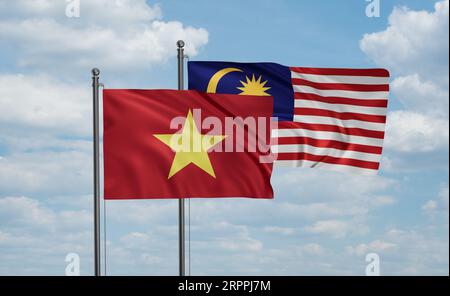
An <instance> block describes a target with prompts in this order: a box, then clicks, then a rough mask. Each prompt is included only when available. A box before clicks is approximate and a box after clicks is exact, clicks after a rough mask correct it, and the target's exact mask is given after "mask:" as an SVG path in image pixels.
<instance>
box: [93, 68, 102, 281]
mask: <svg viewBox="0 0 450 296" xmlns="http://www.w3.org/2000/svg"><path fill="white" fill-rule="evenodd" d="M99 75H100V70H99V69H97V68H94V69H92V94H93V107H94V108H93V126H94V139H93V140H94V270H95V276H100V275H101V270H100V149H99V144H100V136H99V129H100V128H99V89H100V83H99V78H100V77H99Z"/></svg>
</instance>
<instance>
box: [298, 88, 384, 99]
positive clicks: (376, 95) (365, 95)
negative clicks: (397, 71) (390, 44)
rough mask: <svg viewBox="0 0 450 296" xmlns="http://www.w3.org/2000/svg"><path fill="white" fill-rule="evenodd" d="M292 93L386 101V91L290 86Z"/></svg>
mask: <svg viewBox="0 0 450 296" xmlns="http://www.w3.org/2000/svg"><path fill="white" fill-rule="evenodd" d="M292 87H293V88H294V92H299V93H307V94H315V95H318V96H322V97H339V98H350V99H380V100H381V99H387V98H388V96H389V92H387V91H349V90H322V89H316V88H313V87H310V86H306V85H292Z"/></svg>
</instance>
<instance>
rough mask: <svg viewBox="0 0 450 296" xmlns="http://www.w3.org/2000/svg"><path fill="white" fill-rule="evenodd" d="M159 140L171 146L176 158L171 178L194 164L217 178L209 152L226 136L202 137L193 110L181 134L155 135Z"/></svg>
mask: <svg viewBox="0 0 450 296" xmlns="http://www.w3.org/2000/svg"><path fill="white" fill-rule="evenodd" d="M154 136H155V137H156V138H157V139H158V140H160V141H161V142H163V143H164V144H166V145H167V146H169V147H170V148H171V149H172V150H173V151H174V152H175V157H174V159H173V162H172V166H171V167H170V172H169V177H168V179H170V178H171V177H173V175H175V174H176V173H178V172H179V171H181V170H182V169H183V168H185V167H186V166H187V165H188V164H190V163H193V164H195V165H196V166H198V167H199V168H201V169H202V170H204V171H205V172H207V173H208V174H209V175H211V176H212V177H214V178H215V177H216V175H215V174H214V169H213V167H212V165H211V161H210V160H209V156H208V150H209V149H211V148H212V147H214V146H215V145H216V144H218V143H220V142H221V141H222V140H223V139H225V137H226V136H225V135H217V136H216V135H202V134H201V133H200V132H199V130H198V129H197V126H196V124H195V121H194V118H193V116H192V113H191V110H189V112H188V115H187V117H186V121H185V122H184V126H183V130H182V132H181V133H180V134H161V135H154Z"/></svg>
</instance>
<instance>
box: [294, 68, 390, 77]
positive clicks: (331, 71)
mask: <svg viewBox="0 0 450 296" xmlns="http://www.w3.org/2000/svg"><path fill="white" fill-rule="evenodd" d="M289 68H290V69H291V71H294V72H297V73H302V74H315V75H342V76H372V77H389V71H388V70H386V69H336V68H305V67H289Z"/></svg>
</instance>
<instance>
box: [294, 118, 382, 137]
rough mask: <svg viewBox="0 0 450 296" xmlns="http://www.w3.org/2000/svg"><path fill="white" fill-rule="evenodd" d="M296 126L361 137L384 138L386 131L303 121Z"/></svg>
mask: <svg viewBox="0 0 450 296" xmlns="http://www.w3.org/2000/svg"><path fill="white" fill-rule="evenodd" d="M295 126H296V127H294V128H301V129H307V130H311V131H323V132H336V133H341V134H346V135H351V136H360V137H369V138H376V139H384V132H380V131H372V130H367V129H362V128H346V127H342V126H338V125H331V124H310V123H303V122H296V125H295Z"/></svg>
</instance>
